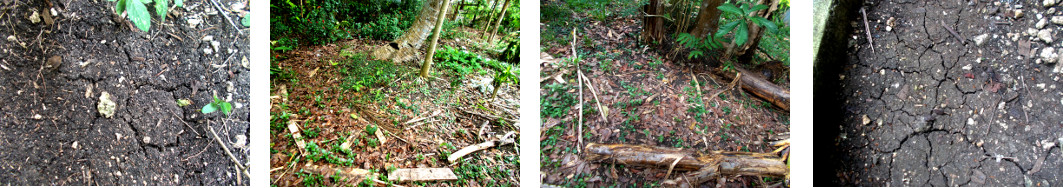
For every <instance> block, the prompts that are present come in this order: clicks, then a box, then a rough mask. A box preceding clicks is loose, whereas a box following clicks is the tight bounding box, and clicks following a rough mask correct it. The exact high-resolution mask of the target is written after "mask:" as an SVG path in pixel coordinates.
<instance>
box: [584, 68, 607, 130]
mask: <svg viewBox="0 0 1063 188" xmlns="http://www.w3.org/2000/svg"><path fill="white" fill-rule="evenodd" d="M579 77H580V78H583V81H585V82H587V89H590V90H591V96H594V104H595V105H597V106H598V113H599V114H601V115H602V120H604V121H605V122H609V114H608V112H606V111H607V110H606V109H604V108H602V101H601V100H599V99H598V92H597V91H594V84H591V80H590V79H587V77H586V76H583V73H579Z"/></svg>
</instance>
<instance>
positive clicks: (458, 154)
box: [447, 131, 517, 163]
mask: <svg viewBox="0 0 1063 188" xmlns="http://www.w3.org/2000/svg"><path fill="white" fill-rule="evenodd" d="M516 136H517V132H513V131H510V132H508V133H506V134H505V135H498V136H495V137H493V138H492V139H491V140H488V141H486V142H483V143H479V144H474V145H471V146H467V147H465V148H461V149H460V150H458V151H455V152H454V153H453V154H450V156H448V157H447V161H450V163H454V162H455V161H458V159H461V158H462V157H464V156H465V155H469V154H471V153H473V152H476V151H480V150H484V149H487V148H491V147H495V146H501V145H506V144H512V143H514V142H516Z"/></svg>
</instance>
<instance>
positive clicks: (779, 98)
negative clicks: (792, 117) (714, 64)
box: [715, 67, 790, 111]
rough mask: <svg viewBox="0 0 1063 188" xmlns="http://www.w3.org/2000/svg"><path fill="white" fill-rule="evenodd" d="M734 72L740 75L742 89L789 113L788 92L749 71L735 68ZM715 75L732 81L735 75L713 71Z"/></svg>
mask: <svg viewBox="0 0 1063 188" xmlns="http://www.w3.org/2000/svg"><path fill="white" fill-rule="evenodd" d="M735 70H736V71H738V72H739V73H741V75H742V76H741V78H740V79H741V80H742V89H745V90H746V91H749V92H750V93H753V95H755V96H757V97H760V98H761V99H764V100H766V101H768V102H770V103H771V104H774V105H775V106H778V107H779V108H782V109H783V110H786V111H790V91H789V90H786V89H784V88H782V87H779V86H778V85H775V84H773V83H771V82H769V81H768V80H765V79H764V78H761V77H760V76H757V75H755V74H750V73H749V71H747V70H745V69H742V68H738V67H735ZM715 72H716V74H717V75H720V76H721V77H724V78H727V79H732V80H734V77H735V75H731V74H730V73H727V71H719V69H717V71H715Z"/></svg>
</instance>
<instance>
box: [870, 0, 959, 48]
mask: <svg viewBox="0 0 1063 188" xmlns="http://www.w3.org/2000/svg"><path fill="white" fill-rule="evenodd" d="M860 13H863V14H864V32H866V33H867V43H868V44H869V45H870V46H871V52H875V41H874V40H872V39H871V26H868V25H867V11H865V10H864V8H860ZM942 23H944V22H942Z"/></svg>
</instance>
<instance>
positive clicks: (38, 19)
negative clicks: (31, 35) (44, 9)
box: [29, 10, 41, 23]
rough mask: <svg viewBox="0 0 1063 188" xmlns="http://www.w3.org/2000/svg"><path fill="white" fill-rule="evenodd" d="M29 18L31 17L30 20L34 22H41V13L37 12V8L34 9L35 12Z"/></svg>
mask: <svg viewBox="0 0 1063 188" xmlns="http://www.w3.org/2000/svg"><path fill="white" fill-rule="evenodd" d="M29 19H30V22H33V23H37V22H41V15H40V14H38V13H37V10H34V11H33V14H30V17H29Z"/></svg>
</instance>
